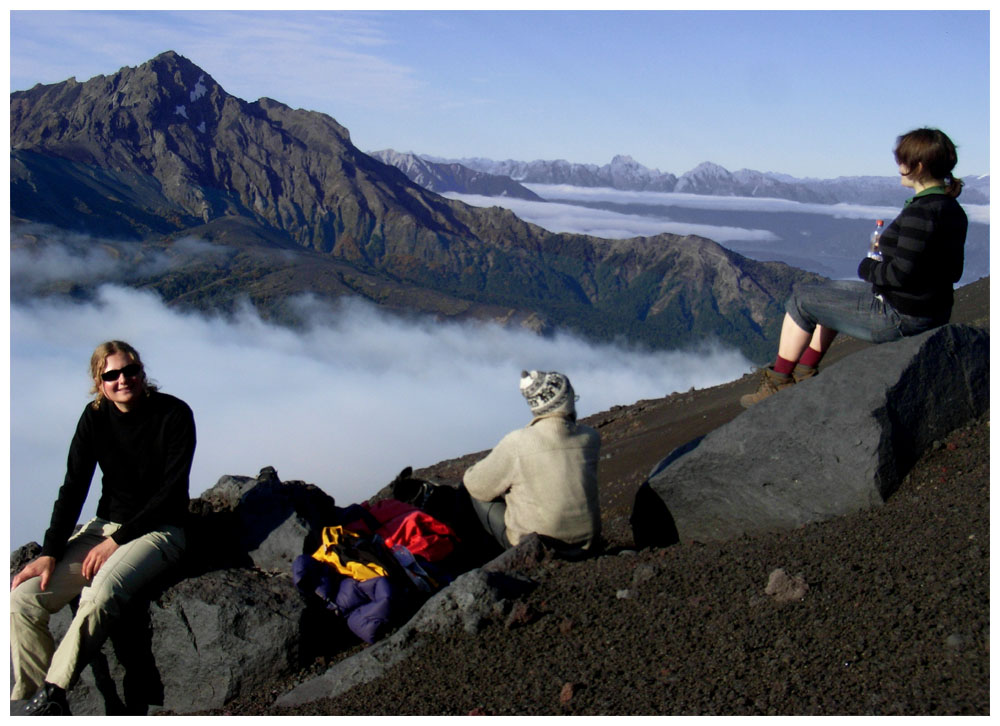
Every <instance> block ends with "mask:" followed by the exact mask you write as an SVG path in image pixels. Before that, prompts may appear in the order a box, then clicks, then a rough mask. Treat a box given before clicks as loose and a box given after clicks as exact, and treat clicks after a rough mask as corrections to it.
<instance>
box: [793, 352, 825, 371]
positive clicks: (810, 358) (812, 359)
mask: <svg viewBox="0 0 1000 726" xmlns="http://www.w3.org/2000/svg"><path fill="white" fill-rule="evenodd" d="M822 359H823V354H822V353H820V352H819V351H818V350H815V349H814V348H806V351H805V353H803V354H802V357H801V358H799V365H802V366H806V367H807V368H815V367H816V366H817V365H818V364H819V362H820V361H821V360H822Z"/></svg>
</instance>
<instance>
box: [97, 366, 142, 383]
mask: <svg viewBox="0 0 1000 726" xmlns="http://www.w3.org/2000/svg"><path fill="white" fill-rule="evenodd" d="M141 370H142V366H140V365H139V364H138V363H129V364H128V365H127V366H125V367H124V368H119V369H118V370H114V371H104V373H102V374H101V380H102V381H106V382H107V383H111V381H117V380H118V376H121V375H124V376H125V377H126V378H133V377H135V376H137V375H139V371H141Z"/></svg>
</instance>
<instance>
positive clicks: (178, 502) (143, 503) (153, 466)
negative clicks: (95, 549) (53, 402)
mask: <svg viewBox="0 0 1000 726" xmlns="http://www.w3.org/2000/svg"><path fill="white" fill-rule="evenodd" d="M194 447H195V427H194V415H193V414H192V412H191V409H190V408H189V407H188V405H187V404H186V403H184V402H183V401H181V400H180V399H179V398H175V397H173V396H170V395H168V394H165V393H159V392H153V393H152V394H150V396H149V397H147V398H145V399H143V400H142V401H141V403H140V404H139V405H138V406H137V407H136V408H135V409H134V410H133V411H129V412H128V413H123V412H121V411H119V410H118V408H117V407H116V406H115V405H114V404H113V403H111V402H110V401H108V400H106V399H105V400H103V401H102V402H101V405H100V408H97V409H95V408H93V406H92V405H90V404H88V405H87V407H86V408H85V409H84V411H83V414H82V415H81V416H80V421H79V423H77V426H76V433H75V434H74V435H73V441H72V442H71V443H70V447H69V457H68V459H67V463H66V478H65V480H64V481H63V485H62V487H60V489H59V496H58V498H57V499H56V503H55V506H54V507H53V509H52V520H51V522H50V524H49V529H48V531H46V533H45V539H44V541H43V544H42V554H43V555H51V556H53V557H55V558H57V559H58V558H59V557H61V556H62V554H63V552H64V550H65V548H66V541H67V540H68V539H69V537H70V534H72V532H73V528H74V527H75V525H76V523H77V519H78V518H79V516H80V511H81V509H82V508H83V503H84V501H86V499H87V492H88V491H89V490H90V482H91V479H92V478H93V476H94V469H95V467H96V466H97V465H100V467H101V472H102V473H103V478H102V480H101V481H102V487H101V498H100V500H99V501H98V504H97V516H98V517H100V518H101V519H106V520H108V521H111V522H117V523H120V524H121V525H122V526H121V528H120V529H119V530H118V531H117V532H115V534H114V535H112V537H111V538H112V539H113V540H114V541H115V542H117V543H118V544H120V545H122V544H125V543H126V542H130V541H131V540H133V539H135V538H136V537H140V536H142V535H144V534H146V533H147V532H152V531H153V530H155V529H156V528H157V527H161V526H163V525H168V524H170V525H176V526H183V525H184V522H185V520H186V518H187V508H188V476H189V475H190V473H191V461H192V459H193V458H194Z"/></svg>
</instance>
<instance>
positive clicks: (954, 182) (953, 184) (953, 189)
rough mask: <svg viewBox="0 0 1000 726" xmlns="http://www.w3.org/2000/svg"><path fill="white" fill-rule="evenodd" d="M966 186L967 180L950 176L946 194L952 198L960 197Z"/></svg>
mask: <svg viewBox="0 0 1000 726" xmlns="http://www.w3.org/2000/svg"><path fill="white" fill-rule="evenodd" d="M964 186H965V182H964V181H962V180H961V179H956V178H955V177H949V178H948V185H947V186H946V187H945V190H944V192H945V194H947V195H948V196H949V197H951V198H952V199H955V198H957V197H958V195H959V194H961V193H962V187H964Z"/></svg>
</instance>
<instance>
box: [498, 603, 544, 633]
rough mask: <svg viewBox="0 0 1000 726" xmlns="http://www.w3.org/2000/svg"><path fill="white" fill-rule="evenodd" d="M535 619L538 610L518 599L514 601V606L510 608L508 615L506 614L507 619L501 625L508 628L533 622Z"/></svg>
mask: <svg viewBox="0 0 1000 726" xmlns="http://www.w3.org/2000/svg"><path fill="white" fill-rule="evenodd" d="M537 619H538V612H537V611H536V610H535V609H534V608H532V607H531V606H530V605H529V604H528V603H526V602H523V601H518V602H516V603H514V607H513V608H511V611H510V615H508V616H507V620H506V622H504V624H503V625H504V627H505V628H506V629H507V630H510V629H511V628H516V627H518V626H520V625H528V624H529V623H533V622H534V621H535V620H537Z"/></svg>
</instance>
